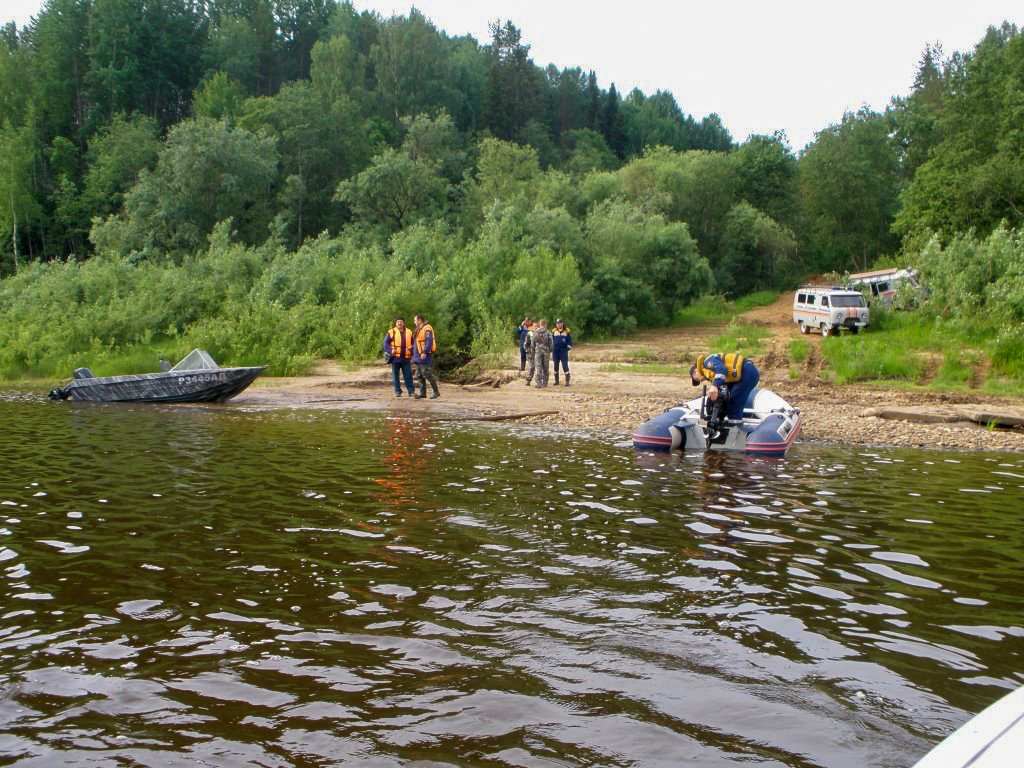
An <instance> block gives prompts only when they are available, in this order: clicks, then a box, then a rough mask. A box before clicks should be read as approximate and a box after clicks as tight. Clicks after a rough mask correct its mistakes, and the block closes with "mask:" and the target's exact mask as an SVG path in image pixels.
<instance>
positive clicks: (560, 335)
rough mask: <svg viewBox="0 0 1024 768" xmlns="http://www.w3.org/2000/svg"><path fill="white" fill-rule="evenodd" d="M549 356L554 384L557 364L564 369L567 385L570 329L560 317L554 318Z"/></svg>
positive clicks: (570, 342) (570, 346) (556, 375)
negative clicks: (552, 366) (551, 362)
mask: <svg viewBox="0 0 1024 768" xmlns="http://www.w3.org/2000/svg"><path fill="white" fill-rule="evenodd" d="M551 343H552V346H551V358H552V360H553V361H554V363H555V386H556V387H557V386H558V364H559V363H561V364H562V370H563V371H565V386H567V387H568V386H569V350H570V349H572V331H570V330H569V329H568V328H566V327H565V323H563V322H562V318H558V319H557V320H555V330H553V331H552V332H551Z"/></svg>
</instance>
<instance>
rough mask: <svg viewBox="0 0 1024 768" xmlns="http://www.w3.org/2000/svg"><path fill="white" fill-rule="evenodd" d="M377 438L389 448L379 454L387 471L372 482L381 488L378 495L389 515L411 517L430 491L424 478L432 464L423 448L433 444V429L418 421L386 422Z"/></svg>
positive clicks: (394, 420) (392, 420)
mask: <svg viewBox="0 0 1024 768" xmlns="http://www.w3.org/2000/svg"><path fill="white" fill-rule="evenodd" d="M374 437H376V438H377V439H379V440H380V441H381V442H383V443H385V444H386V445H387V446H388V450H387V451H385V452H383V453H381V454H379V455H380V457H381V460H382V461H383V462H384V464H385V465H386V467H387V472H386V473H384V474H382V475H380V476H379V477H375V478H374V479H373V482H375V483H376V484H377V485H378V486H379V489H378V491H377V493H376V494H375V496H376V497H377V498H378V499H379V500H380V501H381V503H382V504H383V505H384V506H385V507H386V508H387V510H388V511H389V512H393V513H402V514H403V515H408V514H409V512H410V510H411V509H412V508H415V507H420V506H422V502H423V499H424V494H425V493H426V492H427V486H426V485H425V484H424V477H425V474H426V473H429V472H430V471H431V470H430V464H431V463H432V462H431V461H430V455H431V453H430V451H424V450H423V445H424V444H425V443H429V442H430V429H429V427H427V425H426V423H425V422H423V421H420V420H418V419H400V418H399V419H387V420H386V421H385V422H384V425H383V427H382V428H381V430H380V431H379V432H377V433H375V434H374ZM417 502H419V503H418V504H417Z"/></svg>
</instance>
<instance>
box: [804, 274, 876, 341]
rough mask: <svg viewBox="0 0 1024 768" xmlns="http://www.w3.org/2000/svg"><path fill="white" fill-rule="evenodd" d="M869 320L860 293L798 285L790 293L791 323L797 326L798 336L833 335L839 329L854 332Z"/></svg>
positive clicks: (867, 311)
mask: <svg viewBox="0 0 1024 768" xmlns="http://www.w3.org/2000/svg"><path fill="white" fill-rule="evenodd" d="M870 319H871V316H870V312H869V310H868V305H867V302H866V301H865V300H864V295H863V294H862V293H861V292H860V291H854V290H851V289H849V288H843V287H842V286H839V285H801V286H800V287H799V288H797V290H796V293H794V294H793V322H794V323H796V324H797V325H799V326H800V333H810V332H811V329H814V330H817V331H821V335H822V336H834V335H838V333H839V332H840V331H841V330H842V329H843V328H846V329H847V330H848V331H849V332H850V333H857V332H858V331H860V329H861V328H866V327H867V325H868V322H869V320H870Z"/></svg>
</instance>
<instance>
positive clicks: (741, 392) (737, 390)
mask: <svg viewBox="0 0 1024 768" xmlns="http://www.w3.org/2000/svg"><path fill="white" fill-rule="evenodd" d="M760 378H761V372H760V371H758V370H757V366H756V365H754V361H753V360H750V359H749V358H746V357H744V356H743V355H741V354H740V353H739V352H730V353H729V354H727V355H723V354H721V353H719V354H715V355H707V356H705V355H701V356H700V357H698V358H697V362H696V363H694V364H693V366H691V367H690V381H691V383H692V384H693V386H695V387H697V386H700V384H701V382H703V381H709V382H711V389H709V390H708V397H709V398H711V399H712V400H717V399H718V398H719V396H720V395H721V394H722V393H723V392H724V391H726V390H728V393H729V414H728V415H729V418H730V419H733V420H737V421H738V420H742V419H743V407H744V406H745V405H746V404H747V398H748V397H749V396H750V393H751V392H752V391H753V389H754V387H756V386H757V382H758V381H759V380H760Z"/></svg>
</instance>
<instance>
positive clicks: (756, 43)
mask: <svg viewBox="0 0 1024 768" xmlns="http://www.w3.org/2000/svg"><path fill="white" fill-rule="evenodd" d="M354 1H355V6H356V7H357V8H358V9H360V10H363V9H370V10H375V11H377V12H379V13H381V14H382V15H384V16H390V15H392V14H396V13H397V14H402V15H404V14H406V13H408V11H409V8H410V7H411V6H412V5H415V6H416V7H417V8H419V9H420V10H421V11H422V12H423V13H424V15H426V16H427V17H428V18H430V19H431V20H432V21H433V22H434V24H435V25H436V26H438V27H439V28H441V29H444V30H446V31H447V32H448V33H449V34H451V35H460V34H466V33H469V34H472V35H473V36H474V37H476V38H477V39H478V40H479V41H481V42H486V41H487V39H488V38H489V34H488V24H489V22H491V21H493V20H495V19H499V18H500V19H502V20H505V19H508V20H510V21H512V22H513V23H514V24H515V25H516V26H517V27H519V28H520V30H522V33H523V41H524V42H525V43H527V44H528V45H530V46H531V51H530V52H531V56H532V58H533V60H534V62H535V63H536V64H539V65H541V66H546V65H547V64H549V63H553V64H555V65H556V66H557V67H559V68H562V67H574V66H578V67H582V68H583V69H584V70H590V69H593V70H594V71H595V72H596V73H597V76H598V82H599V83H600V85H601V87H602V88H607V87H608V86H609V85H611V83H613V82H614V83H615V87H616V88H617V89H618V90H619V91H620V92H621V93H627V92H629V91H630V90H632V89H633V88H634V87H637V88H640V89H641V90H643V91H644V92H645V93H648V94H650V93H653V92H654V91H655V90H657V89H659V88H661V89H663V90H668V91H671V92H672V93H673V94H674V95H675V97H676V100H677V101H678V102H679V105H680V107H682V109H683V111H685V112H689V113H691V114H693V115H694V116H695V117H697V118H698V119H699V118H701V117H703V116H704V115H707V114H708V113H710V112H717V113H718V114H719V116H721V118H722V120H723V122H724V123H725V125H726V127H727V128H728V129H729V131H730V132H731V133H732V136H733V138H734V139H736V140H737V141H743V140H744V139H746V138H747V136H748V135H750V134H752V133H766V134H770V133H772V132H774V131H776V130H784V131H785V132H786V134H787V135H788V136H789V140H790V144H791V145H792V146H793V149H794V150H800V149H802V148H803V147H804V146H805V145H806V144H807V143H808V142H810V141H812V140H813V139H814V133H815V132H816V131H819V130H821V129H822V128H824V127H826V126H827V125H829V124H830V123H834V122H837V121H838V120H839V119H840V118H841V117H842V115H843V112H844V111H846V110H856V109H858V108H859V107H861V106H862V105H865V104H866V105H868V106H870V107H872V108H874V109H878V110H881V109H884V108H885V105H886V104H887V103H888V102H889V100H890V98H892V97H893V96H896V95H903V94H906V93H907V92H908V90H909V89H910V85H911V83H912V82H913V78H914V72H915V68H916V65H917V62H918V60H919V59H920V56H921V52H922V51H923V50H924V47H925V45H926V44H927V43H935V42H939V43H941V44H942V47H943V48H944V50H945V52H946V54H947V55H949V54H952V53H953V52H954V51H958V50H959V51H968V50H971V49H972V48H973V47H974V45H975V44H976V43H977V42H978V40H980V39H981V37H982V35H984V33H985V29H986V28H987V27H988V26H990V25H998V24H1001V23H1002V22H1003V21H1011V22H1013V23H1015V24H1017V26H1024V3H1022V2H1020V0H1016V2H1009V1H1008V0H858V2H840V1H839V0H775V2H771V3H769V2H764V1H763V0H760V1H758V0H724V1H723V2H717V3H714V2H708V0H700V1H699V2H691V0H663V1H662V0H633V2H627V3H621V2H619V3H607V2H600V1H595V0H472V2H467V0H418V2H416V3H412V2H408V1H407V2H395V1H394V0H354ZM41 6H42V2H41V0H4V2H3V9H2V10H0V19H3V20H4V21H6V20H9V19H11V18H14V19H15V20H17V21H18V23H19V24H23V23H25V22H26V21H27V20H28V18H29V17H30V16H32V15H33V14H35V13H37V12H38V10H39V8H40V7H41Z"/></svg>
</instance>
